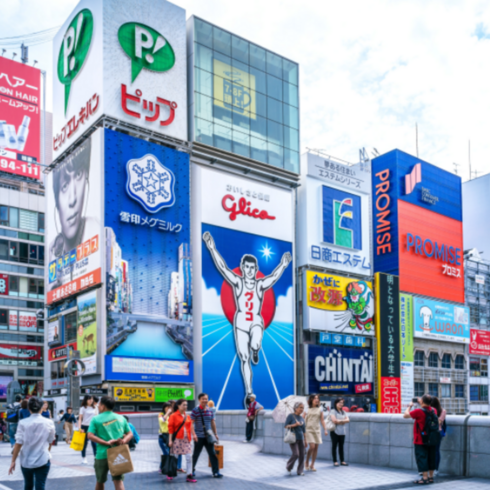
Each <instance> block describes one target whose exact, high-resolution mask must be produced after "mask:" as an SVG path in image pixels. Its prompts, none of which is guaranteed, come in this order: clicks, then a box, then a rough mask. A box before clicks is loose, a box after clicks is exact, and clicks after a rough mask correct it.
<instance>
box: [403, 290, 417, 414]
mask: <svg viewBox="0 0 490 490" xmlns="http://www.w3.org/2000/svg"><path fill="white" fill-rule="evenodd" d="M400 343H401V351H400V353H401V361H400V362H401V370H400V376H401V388H402V394H401V400H402V412H404V411H405V410H406V408H407V407H408V405H409V404H410V402H411V401H412V398H413V397H414V372H413V304H412V296H411V295H409V294H403V293H400Z"/></svg>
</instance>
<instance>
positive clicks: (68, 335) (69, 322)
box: [64, 312, 77, 344]
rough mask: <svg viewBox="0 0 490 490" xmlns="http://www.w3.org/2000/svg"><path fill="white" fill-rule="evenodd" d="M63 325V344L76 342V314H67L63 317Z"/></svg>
mask: <svg viewBox="0 0 490 490" xmlns="http://www.w3.org/2000/svg"><path fill="white" fill-rule="evenodd" d="M64 323H65V344H69V343H71V342H76V340H77V314H76V312H73V313H69V314H68V315H65V317H64Z"/></svg>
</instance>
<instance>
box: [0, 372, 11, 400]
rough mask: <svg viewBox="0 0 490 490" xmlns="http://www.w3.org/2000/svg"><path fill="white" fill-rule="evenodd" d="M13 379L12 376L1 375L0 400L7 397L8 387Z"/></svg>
mask: <svg viewBox="0 0 490 490" xmlns="http://www.w3.org/2000/svg"><path fill="white" fill-rule="evenodd" d="M13 380H14V378H13V377H12V376H0V400H1V401H3V400H6V399H7V388H8V385H9V383H10V382H11V381H13Z"/></svg>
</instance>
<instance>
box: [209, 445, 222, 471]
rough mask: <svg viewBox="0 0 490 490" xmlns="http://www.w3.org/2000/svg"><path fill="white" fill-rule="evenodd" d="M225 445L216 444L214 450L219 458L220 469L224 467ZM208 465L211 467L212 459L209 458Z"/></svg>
mask: <svg viewBox="0 0 490 490" xmlns="http://www.w3.org/2000/svg"><path fill="white" fill-rule="evenodd" d="M223 451H224V449H223V446H220V445H219V444H215V445H214V452H215V453H216V457H217V458H218V468H219V469H220V470H222V469H223V456H224V454H223ZM208 466H209V467H210V468H211V460H210V459H209V458H208Z"/></svg>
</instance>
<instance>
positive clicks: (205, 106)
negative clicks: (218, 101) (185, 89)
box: [196, 94, 213, 121]
mask: <svg viewBox="0 0 490 490" xmlns="http://www.w3.org/2000/svg"><path fill="white" fill-rule="evenodd" d="M196 116H197V117H199V118H201V119H206V120H207V121H212V120H213V99H212V98H211V97H206V96H205V95H202V94H196Z"/></svg>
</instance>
